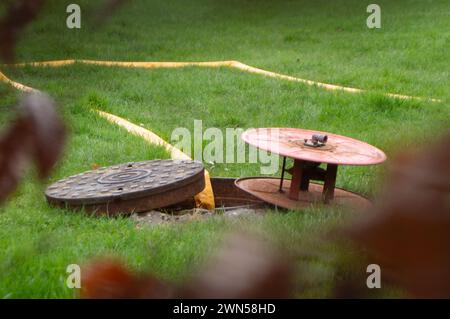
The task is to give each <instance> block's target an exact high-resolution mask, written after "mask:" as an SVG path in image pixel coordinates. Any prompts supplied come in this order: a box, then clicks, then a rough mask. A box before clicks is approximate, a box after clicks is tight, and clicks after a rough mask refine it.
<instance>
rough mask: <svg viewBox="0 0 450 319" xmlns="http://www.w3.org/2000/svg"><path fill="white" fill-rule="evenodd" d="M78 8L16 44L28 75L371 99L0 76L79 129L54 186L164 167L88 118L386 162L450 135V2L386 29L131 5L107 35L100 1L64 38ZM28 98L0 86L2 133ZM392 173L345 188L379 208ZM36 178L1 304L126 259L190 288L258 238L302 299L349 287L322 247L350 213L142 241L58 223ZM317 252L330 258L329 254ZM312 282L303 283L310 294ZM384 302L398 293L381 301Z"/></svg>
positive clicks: (219, 225) (121, 133) (256, 6)
mask: <svg viewBox="0 0 450 319" xmlns="http://www.w3.org/2000/svg"><path fill="white" fill-rule="evenodd" d="M69 3H72V2H71V1H50V2H49V5H48V7H47V8H46V10H45V12H43V14H42V15H41V17H40V19H39V20H38V21H36V22H35V23H33V24H32V26H31V27H30V28H29V29H28V30H27V32H26V34H25V36H24V38H23V39H22V41H21V42H20V44H19V48H18V60H19V61H20V62H27V61H39V60H55V59H69V58H77V59H97V60H123V61H214V60H239V61H241V62H243V63H246V64H249V65H252V66H256V67H260V68H265V69H268V70H271V71H275V72H279V73H284V74H289V75H293V76H298V77H301V78H307V79H311V80H317V81H323V82H327V83H332V84H340V85H346V86H353V87H358V88H362V89H366V90H369V91H371V93H365V94H349V93H344V92H327V91H324V90H322V89H318V88H315V87H308V86H305V85H302V84H299V83H291V82H287V81H283V80H276V79H271V78H266V77H262V76H259V75H253V74H248V73H244V72H241V71H238V70H232V69H227V68H219V69H207V68H195V67H190V68H185V69H157V70H142V69H122V68H109V67H99V66H86V65H78V64H77V65H74V66H68V67H61V68H56V69H50V68H33V67H25V68H19V69H12V68H7V67H2V68H1V70H2V71H3V72H4V73H5V74H6V75H8V76H9V77H11V78H12V79H13V80H15V81H18V82H20V83H23V84H26V85H28V86H31V87H34V88H37V89H39V90H42V91H46V92H48V93H49V94H51V95H52V96H53V97H54V98H55V99H56V100H57V101H58V103H59V104H60V105H61V106H62V112H63V114H64V118H65V120H66V122H67V125H68V126H69V129H70V133H71V134H70V139H69V142H68V145H67V148H66V153H65V155H64V158H63V159H62V161H61V162H60V163H59V165H58V167H57V169H56V170H55V171H54V172H53V175H52V176H51V177H50V179H49V180H48V181H46V183H47V184H48V183H50V182H53V181H55V180H57V179H60V178H63V177H66V176H68V175H72V174H75V173H79V172H82V171H85V170H89V169H91V167H92V165H93V164H98V165H102V166H103V165H111V164H116V163H122V162H127V161H138V160H146V159H156V158H168V154H167V153H166V152H165V151H164V150H163V149H162V148H159V147H155V146H151V145H148V144H147V143H145V142H144V141H143V140H141V139H140V138H138V137H135V136H132V135H129V134H127V132H126V131H125V130H123V129H121V128H118V127H116V126H114V125H112V124H109V123H108V122H107V121H105V120H104V119H101V118H100V117H99V116H98V115H96V114H95V113H94V112H92V109H100V110H104V111H107V112H110V113H113V114H116V115H119V116H122V117H124V118H127V119H129V120H131V121H132V122H134V123H141V124H142V125H143V126H144V127H146V128H148V129H150V130H152V131H154V132H155V133H157V134H159V135H160V136H161V137H163V138H164V139H166V140H170V136H171V132H172V130H173V129H174V128H177V127H187V128H189V129H192V128H193V121H194V120H195V119H201V120H203V126H204V127H205V128H207V127H218V128H221V129H225V128H227V127H242V128H248V127H268V126H285V127H302V128H308V129H317V130H325V131H330V132H333V133H337V134H343V135H348V136H352V137H354V138H358V139H361V140H364V141H366V142H368V143H371V144H373V145H375V146H377V147H379V148H381V149H383V150H385V151H386V153H387V154H388V156H389V157H392V156H395V154H396V153H397V152H399V151H401V150H403V149H405V148H406V147H410V146H412V147H414V146H417V145H420V144H421V143H423V142H424V141H425V140H426V139H427V137H428V136H431V135H432V134H434V133H435V132H442V131H444V130H445V129H447V128H448V127H449V124H450V107H449V105H448V104H449V103H448V102H449V101H450V92H449V90H448V87H449V79H450V73H449V62H450V57H449V53H448V52H449V48H450V28H449V27H450V10H449V9H450V4H449V3H448V1H428V2H424V1H406V0H403V1H396V2H395V3H393V2H392V1H379V2H378V4H380V5H381V7H382V19H383V20H382V29H379V30H369V29H367V27H366V25H365V19H366V17H367V15H368V14H367V13H366V12H365V7H366V6H367V5H368V4H369V3H370V2H367V3H365V2H361V1H356V0H354V1H344V0H342V1H333V2H329V1H277V2H273V1H250V0H248V1H227V2H223V1H190V2H186V1H143V0H142V1H138V0H135V1H132V2H131V5H128V6H126V7H124V9H123V10H121V11H119V12H118V13H117V14H116V15H115V16H113V17H112V19H111V20H110V21H109V22H108V23H107V24H106V25H104V26H102V27H97V26H95V25H94V24H93V23H92V22H91V21H92V20H91V19H90V18H89V12H90V11H92V10H93V9H94V8H95V7H96V5H94V4H92V1H89V2H88V1H78V2H77V3H79V4H80V5H81V7H82V10H83V20H82V21H83V27H82V29H81V30H69V29H67V28H66V27H65V19H66V13H65V7H66V6H67V5H68V4H69ZM383 92H391V93H400V94H407V95H415V96H423V97H432V98H438V99H442V100H443V102H442V103H432V102H428V101H426V100H424V101H401V100H397V99H393V98H387V97H385V96H383V95H382V93H383ZM18 94H19V93H18V92H16V91H14V90H13V89H11V88H9V87H7V86H6V85H5V84H2V83H0V110H1V112H0V123H1V124H2V126H3V125H5V123H6V122H7V121H8V119H10V118H11V116H12V113H11V106H12V105H13V104H14V103H15V101H16V100H17V98H18ZM205 165H206V166H207V167H208V168H209V169H210V171H211V174H212V175H213V176H233V177H239V176H249V175H257V174H259V165H258V164H218V165H215V166H214V167H210V166H209V164H206V163H205ZM384 172H385V167H360V168H355V167H343V168H342V170H340V172H339V173H340V175H339V176H338V181H337V184H338V186H340V187H345V188H347V189H349V190H352V191H356V192H360V193H363V194H366V195H368V196H374V195H375V194H376V191H377V188H378V186H377V185H378V180H379V178H380V176H382V175H383V173H384ZM44 187H45V185H41V184H39V183H38V182H37V181H36V180H35V178H34V175H33V174H32V173H30V174H29V176H28V177H27V178H26V180H25V181H24V183H23V184H22V185H21V186H20V189H19V190H18V191H17V192H16V194H14V196H13V197H12V198H11V200H10V201H9V202H8V203H7V204H6V205H4V206H3V207H2V208H0V268H1V271H0V297H4V298H17V297H34V298H38V297H63V298H67V297H72V296H74V291H73V290H70V289H68V288H66V286H65V279H66V273H65V269H66V266H67V265H68V264H71V263H83V262H84V261H86V260H89V259H90V258H92V257H95V256H104V255H114V256H120V257H121V258H123V259H124V260H125V261H126V262H127V263H128V264H129V265H130V266H132V267H133V268H134V269H138V270H146V271H152V272H154V273H156V274H158V275H159V276H161V277H162V278H164V279H167V280H175V281H176V280H180V279H181V278H182V277H183V275H184V274H186V273H187V272H188V271H189V270H190V269H192V268H193V267H195V266H196V265H199V264H200V263H201V262H202V261H203V260H204V258H205V257H206V256H208V254H209V253H211V252H212V251H213V250H214V244H215V243H216V242H218V241H219V240H220V238H221V236H222V234H223V233H224V232H226V231H228V230H231V229H234V228H235V227H238V228H242V229H253V230H254V231H256V232H259V233H263V234H265V236H267V237H269V238H270V239H272V240H273V241H274V242H275V243H276V244H277V245H280V246H283V247H287V248H288V249H289V250H290V251H291V252H293V254H294V256H296V261H297V262H298V268H299V272H301V274H302V276H303V280H302V281H301V283H302V284H299V287H298V294H297V295H298V296H299V297H325V296H329V294H330V293H331V290H332V288H333V287H332V282H333V280H335V279H336V277H342V276H344V277H345V275H346V274H348V273H351V272H352V271H361V272H363V273H365V269H356V270H355V269H353V268H352V265H351V264H349V265H348V267H347V268H345V267H344V269H341V268H342V267H340V268H339V267H336V263H337V259H338V257H337V255H339V254H343V253H344V254H345V253H346V252H345V251H344V252H342V249H340V248H338V246H337V245H336V244H335V243H326V242H323V241H321V240H320V239H321V238H322V236H323V235H324V234H325V233H326V231H328V230H329V229H331V228H332V227H333V226H334V225H336V224H340V223H342V222H343V221H344V220H346V218H347V217H348V215H349V214H348V213H347V212H344V211H341V210H337V209H331V208H323V207H315V208H311V209H309V210H306V211H298V212H289V213H285V214H279V213H271V214H269V215H268V216H267V217H265V218H261V219H257V220H253V219H244V220H239V221H234V220H233V221H230V220H225V219H222V218H217V219H214V220H208V221H199V222H192V223H188V224H183V225H173V226H154V227H144V228H140V229H137V228H136V226H135V224H134V223H133V222H132V221H131V220H129V219H127V218H117V219H107V218H91V217H87V216H83V215H80V214H74V213H72V212H69V211H66V210H62V209H56V208H51V207H49V206H48V205H47V203H46V202H45V199H44V196H43V190H44ZM318 242H319V244H318ZM305 251H308V252H310V251H313V252H314V258H311V257H310V256H308V257H302V256H303V254H302V252H305ZM305 281H306V283H305ZM383 294H384V295H385V296H388V295H389V292H383Z"/></svg>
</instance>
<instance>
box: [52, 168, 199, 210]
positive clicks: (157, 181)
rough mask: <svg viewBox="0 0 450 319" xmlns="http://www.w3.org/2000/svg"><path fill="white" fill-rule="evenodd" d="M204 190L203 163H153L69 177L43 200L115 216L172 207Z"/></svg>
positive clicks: (93, 171)
mask: <svg viewBox="0 0 450 319" xmlns="http://www.w3.org/2000/svg"><path fill="white" fill-rule="evenodd" d="M204 187H205V179H204V169H203V165H202V163H200V162H197V161H189V160H153V161H144V162H133V163H126V164H120V165H114V166H109V167H102V168H99V169H96V170H92V171H88V172H85V173H81V174H78V175H74V176H70V177H68V178H65V179H62V180H60V181H57V182H56V183H54V184H52V185H50V186H49V187H48V188H47V190H46V192H45V196H46V197H47V200H48V202H49V203H51V204H53V205H57V206H62V207H72V208H77V207H84V208H85V209H86V211H90V212H95V213H98V214H112V215H114V214H117V213H128V214H129V213H133V212H142V211H148V210H151V209H155V208H161V207H165V206H169V205H173V204H176V203H179V202H182V201H184V200H187V199H189V198H192V197H193V196H195V195H196V194H198V193H199V192H201V191H202V190H203V188H204Z"/></svg>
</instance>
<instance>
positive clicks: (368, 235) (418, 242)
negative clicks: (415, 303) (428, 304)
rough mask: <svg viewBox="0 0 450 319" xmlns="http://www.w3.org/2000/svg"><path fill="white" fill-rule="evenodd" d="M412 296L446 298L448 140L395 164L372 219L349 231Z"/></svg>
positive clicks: (449, 267) (449, 281) (449, 288)
mask: <svg viewBox="0 0 450 319" xmlns="http://www.w3.org/2000/svg"><path fill="white" fill-rule="evenodd" d="M348 234H349V235H350V237H351V238H353V239H354V240H355V241H356V242H357V243H359V244H361V245H362V246H363V247H364V248H365V249H367V251H368V253H369V256H370V258H371V260H373V262H374V263H377V264H379V265H380V266H381V269H382V274H383V278H384V277H385V276H386V277H387V278H388V279H390V280H393V281H394V282H395V283H397V284H399V285H401V286H402V287H403V288H406V289H407V290H408V291H409V293H410V294H411V295H412V296H414V297H450V136H449V135H447V136H445V137H444V138H442V140H440V141H438V142H437V143H435V144H433V145H432V146H429V147H428V148H426V149H424V150H422V151H420V152H417V153H415V154H408V155H403V156H402V157H400V158H399V159H397V161H396V162H395V163H394V165H393V169H392V173H391V175H390V178H389V180H388V183H387V185H386V186H385V191H384V193H383V196H382V197H381V199H380V201H379V203H378V205H377V206H376V207H375V208H374V210H373V211H372V212H371V214H370V217H367V218H365V219H364V220H361V221H359V222H358V223H356V224H355V225H353V227H352V228H350V229H349V230H348Z"/></svg>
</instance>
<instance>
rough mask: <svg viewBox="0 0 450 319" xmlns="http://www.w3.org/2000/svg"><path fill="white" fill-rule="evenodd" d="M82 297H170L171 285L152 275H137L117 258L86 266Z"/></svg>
mask: <svg viewBox="0 0 450 319" xmlns="http://www.w3.org/2000/svg"><path fill="white" fill-rule="evenodd" d="M81 276H82V277H81V283H82V288H81V297H82V298H92V299H100V298H115V299H117V298H120V299H124V298H168V297H169V296H170V295H171V288H170V287H169V285H166V284H165V283H163V282H161V281H159V280H158V279H157V278H155V277H153V276H151V275H136V274H134V273H132V272H130V271H129V270H128V269H127V268H126V267H125V266H124V265H122V264H121V263H120V262H119V261H117V260H112V259H111V260H108V259H105V260H98V261H95V262H92V263H91V264H89V265H87V266H85V267H83V270H82V272H81Z"/></svg>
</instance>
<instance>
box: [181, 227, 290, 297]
mask: <svg viewBox="0 0 450 319" xmlns="http://www.w3.org/2000/svg"><path fill="white" fill-rule="evenodd" d="M293 280H294V279H293V269H292V267H291V266H290V263H289V262H288V260H287V259H285V258H283V256H282V255H281V254H280V253H278V252H276V251H275V250H273V249H271V248H270V246H269V245H268V243H266V242H265V241H263V240H261V239H259V238H256V237H253V236H249V235H245V234H232V235H230V236H228V238H227V239H226V240H225V242H224V245H223V246H222V247H221V248H220V249H219V251H218V253H217V255H216V256H215V257H213V258H212V259H211V260H210V261H209V263H208V265H207V266H206V267H205V268H204V269H201V270H200V271H199V272H198V273H197V274H196V275H195V276H193V278H192V279H191V280H190V281H189V282H188V283H186V284H185V285H184V286H183V287H182V289H181V293H180V297H182V298H233V299H235V298H245V299H253V298H288V297H291V296H292V288H293Z"/></svg>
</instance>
